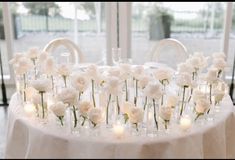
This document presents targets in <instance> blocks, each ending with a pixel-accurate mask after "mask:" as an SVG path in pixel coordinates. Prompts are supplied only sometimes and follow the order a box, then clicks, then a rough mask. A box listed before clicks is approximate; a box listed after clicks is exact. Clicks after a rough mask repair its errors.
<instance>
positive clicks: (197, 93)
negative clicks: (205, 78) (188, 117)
mask: <svg viewBox="0 0 235 160" xmlns="http://www.w3.org/2000/svg"><path fill="white" fill-rule="evenodd" d="M205 97H206V94H205V93H203V92H202V91H200V90H198V89H195V90H194V91H193V95H192V98H193V101H194V102H195V103H196V102H197V101H198V100H200V99H202V98H205Z"/></svg>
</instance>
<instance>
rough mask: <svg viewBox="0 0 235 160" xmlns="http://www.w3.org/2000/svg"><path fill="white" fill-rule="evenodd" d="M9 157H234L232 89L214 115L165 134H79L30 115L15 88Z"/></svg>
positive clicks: (12, 103)
mask: <svg viewBox="0 0 235 160" xmlns="http://www.w3.org/2000/svg"><path fill="white" fill-rule="evenodd" d="M8 114H9V115H8V116H9V118H8V127H7V141H6V153H5V158H235V114H234V107H233V104H232V101H231V99H230V97H229V95H226V96H225V97H224V99H223V101H222V102H221V107H220V112H218V113H216V114H215V116H214V120H213V121H207V123H205V124H195V125H193V127H192V128H191V129H190V130H189V131H188V132H182V131H180V130H179V129H175V130H171V132H169V133H167V134H166V135H161V136H156V137H149V136H144V135H143V136H133V135H132V136H126V137H124V138H123V139H116V138H115V137H114V136H111V134H110V135H105V134H102V135H100V136H78V135H76V134H72V133H71V132H70V131H68V129H66V127H64V128H62V127H59V126H58V125H55V123H47V124H41V123H39V122H37V121H35V119H33V118H29V117H27V116H26V115H25V113H24V111H23V106H22V104H21V102H20V100H19V99H18V96H17V93H15V94H14V95H13V96H12V98H11V101H10V105H9V111H8Z"/></svg>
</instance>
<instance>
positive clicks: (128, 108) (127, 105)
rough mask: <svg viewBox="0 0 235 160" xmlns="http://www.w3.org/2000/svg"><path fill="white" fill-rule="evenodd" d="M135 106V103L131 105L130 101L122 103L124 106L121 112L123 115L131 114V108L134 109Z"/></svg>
mask: <svg viewBox="0 0 235 160" xmlns="http://www.w3.org/2000/svg"><path fill="white" fill-rule="evenodd" d="M134 106H135V104H134V103H131V102H128V101H124V102H123V103H122V106H121V112H122V113H126V114H128V115H129V114H130V111H131V108H132V107H134Z"/></svg>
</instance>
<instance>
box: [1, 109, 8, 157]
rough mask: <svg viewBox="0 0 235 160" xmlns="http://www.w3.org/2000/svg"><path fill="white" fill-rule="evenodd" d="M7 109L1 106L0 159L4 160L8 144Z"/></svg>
mask: <svg viewBox="0 0 235 160" xmlns="http://www.w3.org/2000/svg"><path fill="white" fill-rule="evenodd" d="M6 125H7V107H3V106H0V128H1V129H0V159H3V158H4V152H5V145H6V144H5V142H6Z"/></svg>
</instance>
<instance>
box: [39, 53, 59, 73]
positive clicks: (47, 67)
mask: <svg viewBox="0 0 235 160" xmlns="http://www.w3.org/2000/svg"><path fill="white" fill-rule="evenodd" d="M42 70H43V73H45V74H47V75H54V74H55V73H56V66H55V62H54V59H53V57H48V58H47V59H46V60H45V62H44V63H43V66H42Z"/></svg>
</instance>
